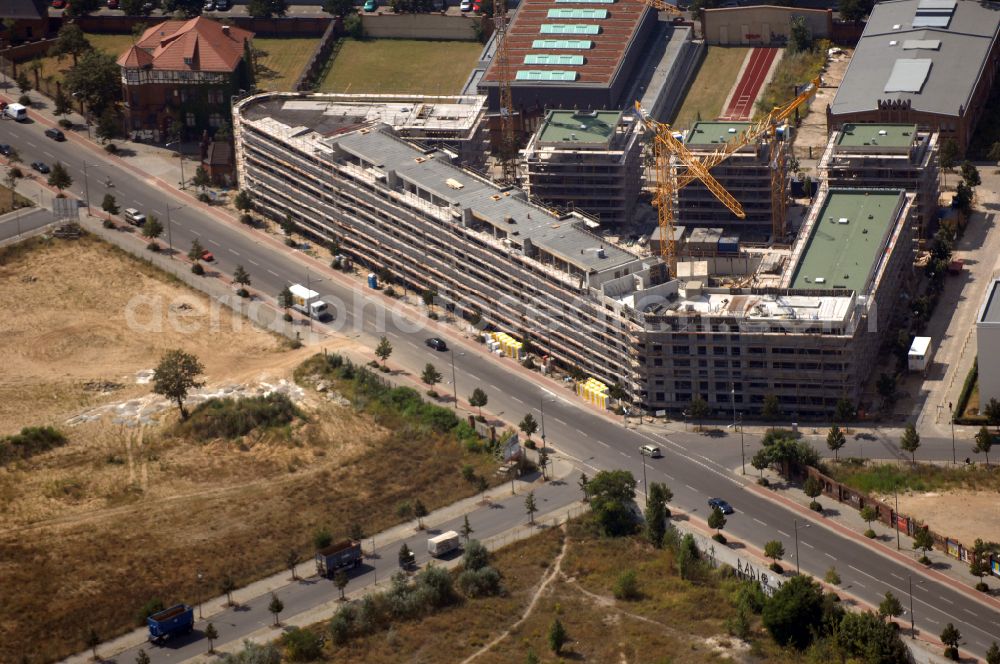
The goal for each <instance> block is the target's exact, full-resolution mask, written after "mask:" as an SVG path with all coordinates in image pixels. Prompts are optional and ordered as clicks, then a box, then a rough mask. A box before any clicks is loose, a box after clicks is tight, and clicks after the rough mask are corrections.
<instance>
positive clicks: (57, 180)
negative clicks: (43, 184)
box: [49, 161, 73, 196]
mask: <svg viewBox="0 0 1000 664" xmlns="http://www.w3.org/2000/svg"><path fill="white" fill-rule="evenodd" d="M72 184H73V178H72V177H70V174H69V172H68V171H67V170H66V167H65V166H63V165H62V162H61V161H57V162H56V163H55V165H54V166H52V171H51V172H50V173H49V186H50V187H55V188H56V189H58V190H59V195H60V196H62V191H63V189H68V188H69V187H70V186H72Z"/></svg>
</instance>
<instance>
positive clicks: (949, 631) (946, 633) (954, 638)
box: [941, 623, 962, 660]
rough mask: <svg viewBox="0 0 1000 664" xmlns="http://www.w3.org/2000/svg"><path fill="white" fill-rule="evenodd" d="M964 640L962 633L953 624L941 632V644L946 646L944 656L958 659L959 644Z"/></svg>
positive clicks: (946, 626) (949, 624)
mask: <svg viewBox="0 0 1000 664" xmlns="http://www.w3.org/2000/svg"><path fill="white" fill-rule="evenodd" d="M961 639H962V633H961V632H959V631H958V629H957V628H956V627H955V626H954V625H953V624H951V623H948V624H947V625H945V626H944V629H943V630H941V643H943V644H944V646H945V647H944V656H945V657H949V658H951V659H954V660H957V659H958V642H959V641H961Z"/></svg>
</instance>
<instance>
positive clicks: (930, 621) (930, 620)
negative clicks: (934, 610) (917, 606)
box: [924, 618, 941, 625]
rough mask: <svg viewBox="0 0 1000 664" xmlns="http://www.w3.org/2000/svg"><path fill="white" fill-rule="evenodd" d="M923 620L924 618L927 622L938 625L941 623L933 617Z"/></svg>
mask: <svg viewBox="0 0 1000 664" xmlns="http://www.w3.org/2000/svg"><path fill="white" fill-rule="evenodd" d="M924 620H926V621H927V622H929V623H931V624H932V625H940V624H941V623H939V622H938V621H936V620H934V619H933V618H924Z"/></svg>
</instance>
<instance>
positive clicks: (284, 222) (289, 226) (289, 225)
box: [278, 212, 295, 235]
mask: <svg viewBox="0 0 1000 664" xmlns="http://www.w3.org/2000/svg"><path fill="white" fill-rule="evenodd" d="M278 226H280V227H281V232H282V233H284V234H285V235H291V234H292V233H294V232H295V220H294V219H292V213H291V212H286V213H285V216H284V217H282V218H281V221H279V222H278Z"/></svg>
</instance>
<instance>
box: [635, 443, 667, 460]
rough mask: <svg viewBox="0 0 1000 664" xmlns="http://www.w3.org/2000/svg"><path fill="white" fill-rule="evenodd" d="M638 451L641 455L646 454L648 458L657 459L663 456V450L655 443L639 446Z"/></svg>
mask: <svg viewBox="0 0 1000 664" xmlns="http://www.w3.org/2000/svg"><path fill="white" fill-rule="evenodd" d="M639 453H640V454H642V455H643V456H648V457H649V458H650V459H659V458H660V457H662V456H663V452H661V451H660V448H659V447H657V446H656V445H643V446H642V447H640V448H639Z"/></svg>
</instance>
